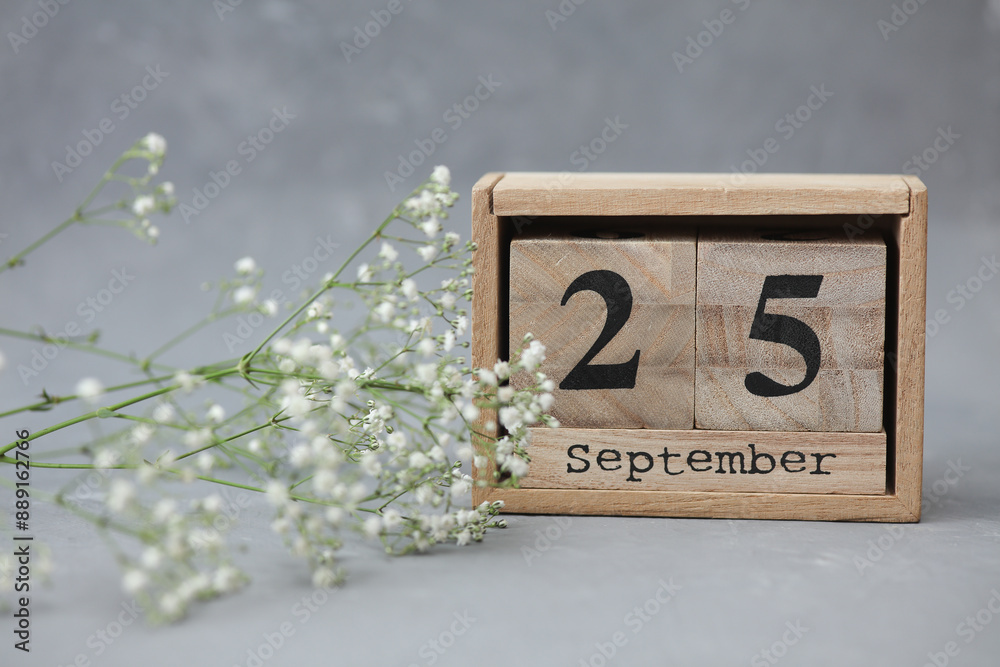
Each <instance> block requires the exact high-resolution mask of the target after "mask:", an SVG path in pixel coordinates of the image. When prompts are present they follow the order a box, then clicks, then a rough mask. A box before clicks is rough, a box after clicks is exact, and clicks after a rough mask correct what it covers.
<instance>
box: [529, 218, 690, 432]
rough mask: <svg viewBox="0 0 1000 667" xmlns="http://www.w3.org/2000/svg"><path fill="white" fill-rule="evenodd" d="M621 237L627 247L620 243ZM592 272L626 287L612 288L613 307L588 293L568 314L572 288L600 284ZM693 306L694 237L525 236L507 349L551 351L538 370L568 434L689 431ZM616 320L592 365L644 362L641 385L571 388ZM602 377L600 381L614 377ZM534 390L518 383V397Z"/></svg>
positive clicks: (644, 232) (638, 372) (638, 370)
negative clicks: (536, 343)
mask: <svg viewBox="0 0 1000 667" xmlns="http://www.w3.org/2000/svg"><path fill="white" fill-rule="evenodd" d="M622 232H624V236H625V237H624V238H614V237H617V236H619V235H622ZM581 234H591V235H593V236H595V237H596V236H604V237H611V238H591V237H588V236H581ZM593 272H599V273H598V274H596V275H600V273H601V272H611V275H612V276H618V277H620V279H623V280H624V283H621V282H619V283H617V284H615V283H611V282H608V283H605V284H607V285H608V286H609V289H610V290H612V291H611V293H610V294H607V295H606V296H608V297H609V299H610V300H609V301H606V300H605V297H604V296H602V295H601V294H600V293H598V292H597V291H594V290H592V289H582V290H580V291H576V292H575V293H574V294H572V296H570V297H569V298H568V299H566V303H565V305H561V304H562V302H563V297H564V295H565V294H566V293H567V288H568V287H570V285H571V284H574V282H575V281H578V280H580V279H581V276H583V277H585V278H586V277H593V276H594V275H595V274H594V273H593ZM605 275H607V274H605ZM614 279H615V280H619V279H618V278H614ZM576 284H580V283H576ZM613 284H615V285H616V286H614V287H611V285H613ZM694 306H695V233H694V230H693V229H689V230H677V229H671V230H656V229H649V228H644V227H639V226H633V227H630V228H629V229H627V230H623V229H622V228H621V227H619V230H618V231H607V230H605V231H594V230H590V231H587V230H585V229H584V228H581V227H578V228H577V229H576V230H575V231H574V233H565V232H562V233H543V234H532V235H524V236H522V237H518V238H515V239H514V240H513V241H512V242H511V245H510V324H509V332H510V349H511V350H512V351H513V350H515V349H517V348H518V347H520V345H521V342H522V340H523V339H524V336H525V334H527V333H531V334H533V335H534V336H535V338H536V339H538V340H540V341H541V342H542V343H544V344H545V346H546V359H545V362H544V363H543V364H542V366H541V368H540V369H539V370H541V371H542V372H544V373H545V374H546V375H547V376H548V377H549V378H550V379H552V380H553V381H554V382H555V384H556V389H555V391H554V392H553V394H554V396H555V406H554V407H553V409H552V415H553V416H555V417H556V418H557V419H558V420H559V421H560V422H561V423H562V424H563V425H564V426H582V427H589V428H691V427H692V426H693V425H694ZM626 314H627V317H626ZM615 321H620V322H621V323H623V326H622V328H621V329H620V330H619V331H617V332H616V333H615V334H614V336H613V338H611V340H610V341H609V342H607V344H606V345H604V346H603V347H602V348H601V350H600V352H598V354H597V355H596V356H595V357H593V358H592V359H591V360H590V362H589V364H588V366H590V367H593V366H599V365H601V366H603V365H609V364H613V365H621V364H626V365H627V364H628V363H629V362H630V361H634V360H635V359H636V358H637V359H638V364H637V365H636V366H634V373H633V375H632V378H633V381H634V384H633V385H632V386H618V387H616V388H579V387H577V388H572V387H571V385H572V382H570V380H572V377H573V376H570V373H572V372H574V368H578V364H579V363H580V362H581V360H582V359H583V358H584V357H585V355H587V353H588V351H590V350H591V349H592V347H593V346H594V345H595V343H596V341H597V340H598V338H599V336H601V334H602V332H603V331H604V330H605V327H606V326H607V324H606V323H607V322H615ZM609 331H611V330H610V329H609ZM636 353H638V357H636V356H635V355H636ZM597 370H599V371H600V374H601V377H602V378H606V377H608V376H609V373H610V372H611V371H610V370H608V369H606V368H601V369H597ZM619 370H620V367H619ZM575 372H577V373H579V370H577V371H575ZM625 374H626V375H627V374H628V373H625ZM532 383H533V378H532V377H531V376H530V374H529V373H527V372H521V373H518V374H515V375H514V377H513V378H512V384H513V385H514V386H515V387H517V388H518V389H521V388H523V387H525V386H527V385H530V384H532Z"/></svg>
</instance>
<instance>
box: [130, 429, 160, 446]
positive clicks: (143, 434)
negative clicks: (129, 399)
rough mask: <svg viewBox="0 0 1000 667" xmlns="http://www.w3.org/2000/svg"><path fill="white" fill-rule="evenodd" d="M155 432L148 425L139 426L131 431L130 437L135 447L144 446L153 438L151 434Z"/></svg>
mask: <svg viewBox="0 0 1000 667" xmlns="http://www.w3.org/2000/svg"><path fill="white" fill-rule="evenodd" d="M155 432H156V429H154V428H153V427H152V426H151V425H149V424H139V425H138V426H136V427H135V428H134V429H132V433H131V437H132V442H134V443H135V444H137V445H145V444H146V443H147V442H149V441H150V439H152V437H153V433H155Z"/></svg>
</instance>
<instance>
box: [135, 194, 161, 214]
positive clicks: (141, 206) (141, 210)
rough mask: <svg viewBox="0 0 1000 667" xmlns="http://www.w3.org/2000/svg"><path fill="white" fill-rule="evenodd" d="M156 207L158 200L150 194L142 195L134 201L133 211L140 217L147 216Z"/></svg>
mask: <svg viewBox="0 0 1000 667" xmlns="http://www.w3.org/2000/svg"><path fill="white" fill-rule="evenodd" d="M155 208H156V200H155V199H153V198H152V197H150V196H149V195H140V196H139V197H136V198H135V201H134V202H132V212H133V213H135V214H136V215H137V216H139V217H140V218H144V217H146V216H147V215H148V214H150V213H152V212H153V209H155Z"/></svg>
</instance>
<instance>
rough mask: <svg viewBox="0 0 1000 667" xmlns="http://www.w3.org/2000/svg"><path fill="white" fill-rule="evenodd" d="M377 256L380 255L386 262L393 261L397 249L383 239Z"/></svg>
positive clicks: (397, 255) (397, 253) (396, 254)
mask: <svg viewBox="0 0 1000 667" xmlns="http://www.w3.org/2000/svg"><path fill="white" fill-rule="evenodd" d="M378 256H379V257H382V258H383V259H385V260H386V261H388V262H395V261H396V258H397V257H399V251H398V250H396V249H395V248H393V247H392V246H391V245H390V244H388V243H386V242H385V241H383V242H382V249H381V250H379V251H378Z"/></svg>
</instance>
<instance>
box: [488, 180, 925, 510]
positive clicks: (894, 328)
mask: <svg viewBox="0 0 1000 667" xmlns="http://www.w3.org/2000/svg"><path fill="white" fill-rule="evenodd" d="M566 215H571V216H602V218H603V219H604V220H605V221H606V222H611V224H613V220H614V219H615V218H616V217H618V216H629V215H641V216H650V217H647V220H649V221H651V222H652V221H655V223H654V224H655V226H656V227H657V228H661V229H663V230H671V229H675V228H677V227H679V226H690V225H691V224H692V223H694V224H697V225H698V226H700V227H701V228H703V229H708V228H721V227H723V226H725V227H729V228H732V227H737V228H740V229H746V230H751V229H760V228H763V227H774V226H780V225H782V224H786V225H787V224H788V223H789V222H790V221H793V222H794V225H795V226H796V227H798V226H799V225H800V224H801V226H802V229H810V230H814V229H822V228H828V227H831V226H833V227H836V228H838V229H847V228H848V226H852V227H853V228H854V229H855V230H858V229H861V230H865V232H864V236H869V235H876V236H877V235H881V236H883V237H884V238H885V239H886V242H887V247H886V251H887V254H888V257H889V262H888V275H887V281H886V283H887V291H886V297H887V304H888V308H887V311H886V322H885V332H886V341H885V353H886V364H885V366H884V376H885V378H884V379H885V383H884V391H885V400H884V410H885V415H884V419H883V422H884V425H885V436H886V444H885V449H886V460H885V479H884V481H885V487H884V491H875V492H873V493H870V494H868V493H825V492H823V493H808V492H806V493H800V492H786V491H777V492H771V491H738V490H735V491H701V490H673V489H671V490H634V488H624V489H610V488H594V489H591V488H492V487H490V486H479V485H477V486H475V487H474V488H473V491H472V495H473V503H474V504H479V503H482V502H491V501H494V500H501V499H502V500H503V501H504V502H505V503H506V506H505V508H504V512H511V513H527V514H577V515H581V514H584V515H604V516H673V517H715V518H734V519H797V520H819V521H891V522H913V521H919V520H920V512H921V477H922V457H923V397H924V331H925V308H926V258H927V190H926V188H925V187H924V185H923V183H921V182H920V179H919V178H916V177H913V176H869V175H829V174H825V175H823V174H815V175H806V174H800V175H781V174H774V175H771V174H752V175H749V176H747V177H746V179H745V181H743V182H741V183H740V184H738V185H736V184H734V183H733V181H732V178H731V176H730V175H728V174H714V175H713V174H599V173H586V174H555V173H550V174H545V173H521V174H503V173H492V174H487V175H486V176H484V177H483V178H481V179H480V180H479V182H478V183H476V185H475V187H474V188H473V191H472V237H473V240H474V241H475V242H476V243H477V244H478V250H477V251H476V252H475V254H474V256H473V264H474V266H475V274H474V275H473V286H474V295H473V305H472V361H473V365H474V366H477V367H489V366H492V365H493V364H494V363H495V361H496V360H497V359H498V358H507V354H508V350H507V341H508V335H509V327H508V310H509V301H508V288H509V259H510V257H509V253H510V244H511V239H512V238H519V236H520V234H521V233H522V232H523V231H525V230H527V231H534V230H535V229H536V228H539V227H541V226H543V225H545V224H546V223H547V222H549V221H554V220H557V219H558V220H560V222H559V226H561V228H562V229H563V230H564V231H567V232H569V231H572V230H573V229H574V228H576V227H578V226H579V218H570V219H560V218H556V217H554V216H566ZM652 216H663V217H652ZM683 216H699V219H697V220H693V221H692V220H691V219H686V218H684V217H683ZM791 216H800V217H796V218H794V219H792V218H791ZM856 238H860V237H856ZM755 298H756V299H759V294H757V295H756V296H755ZM780 302H781V300H773V299H772V300H769V301H768V307H767V310H766V312H777V311H774V310H773V309H772V307H771V306H773V305H774V304H777V303H780ZM476 431H477V433H476V435H475V436H474V442H475V443H477V444H476V446H477V451H478V452H479V453H482V454H486V453H488V451H489V447H488V445H486V444H485V443H486V442H488V441H491V440H493V439H495V438H497V437H499V436H500V435H501V434H502V432H501V431H500V429H499V427H498V425H497V423H496V412H495V411H494V410H488V409H484V410H483V411H482V413H481V415H480V417H479V419H478V420H477V424H476ZM566 432H569V431H566ZM699 432H705V430H702V431H699ZM594 433H595V434H597V435H598V436H600V431H597V430H595V431H594ZM613 433H616V434H618V435H615V436H614V441H615V442H618V443H620V445H621V446H624V445H623V444H621V443H627V442H631V441H630V440H628V438H631V437H633V436H635V435H636V434H644V433H645V431H641V430H635V429H629V430H623V431H613ZM675 433H676V432H675ZM731 434H732V435H737V434H736V433H731ZM752 435H753V436H754V437H755V438H757V442H756V444H760V442H762V438H765V437H770V435H772V432H754V433H753V434H752ZM773 435H780V433H777V432H775V433H773ZM794 435H796V436H799V437H801V438H802V442H803V443H806V444H808V443H814V442H819V441H818V440H816V438H825V437H827V436H828V434H821V433H815V432H809V433H802V432H798V433H795V434H794ZM874 435H878V434H874ZM837 437H840V436H837ZM845 437H846V436H845ZM851 437H853V436H851ZM864 437H871V435H867V434H866V435H865V436H864ZM542 438H543V439H542V440H538V439H537V438H536V444H537V443H541V445H542V447H541V448H540V449H538V450H537V451H532V452H531V453H533V454H535V455H536V456H538V457H544V450H545V449H546V447H545V441H544V436H542ZM749 442H754V440H750V441H748V442H747V443H745V444H749ZM529 449H530V448H529ZM625 451H636V450H634V449H631V450H625ZM713 451H714V450H713ZM718 451H723V450H722V449H721V448H720V449H719V450H718ZM727 451H729V450H727ZM758 451H760V450H758ZM671 460H672V461H676V460H677V459H671ZM832 460H834V461H835V460H836V459H832ZM657 461H660V459H657ZM546 467H551V466H546V465H545V464H544V462H543V461H542V459H541V458H536V459H535V461H533V464H532V468H531V472H530V473H529V477H528V479H529V480H530V479H533V478H537V477H538V476H540V475H544V474H546V473H545V472H544V470H545V468H546ZM492 472H493V464H492V462H487V463H486V464H485V465H483V466H475V465H474V466H473V475H474V476H475V477H476V479H478V480H481V481H488V480H492V479H493V475H492ZM706 474H707V473H706ZM748 475H749V473H748ZM682 476H683V475H682ZM719 476H720V477H722V476H723V475H719ZM725 476H726V477H730V475H729V474H726V475H725ZM733 476H735V475H733ZM644 481H645V478H644Z"/></svg>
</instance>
